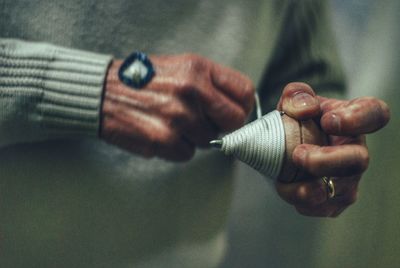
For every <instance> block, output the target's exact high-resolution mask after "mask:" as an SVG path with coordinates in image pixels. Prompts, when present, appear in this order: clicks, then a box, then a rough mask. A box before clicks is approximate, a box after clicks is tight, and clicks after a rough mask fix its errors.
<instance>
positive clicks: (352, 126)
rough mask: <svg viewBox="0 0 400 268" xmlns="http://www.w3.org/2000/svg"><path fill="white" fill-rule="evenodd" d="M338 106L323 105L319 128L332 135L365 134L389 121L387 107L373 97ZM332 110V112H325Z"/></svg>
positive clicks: (346, 102) (345, 102)
mask: <svg viewBox="0 0 400 268" xmlns="http://www.w3.org/2000/svg"><path fill="white" fill-rule="evenodd" d="M339 103H340V104H332V103H330V104H329V103H328V104H327V105H324V106H325V107H324V106H323V107H324V110H325V111H324V114H323V116H322V117H321V126H322V128H323V129H324V131H325V132H326V133H328V134H332V135H339V136H345V135H359V134H367V133H371V132H374V131H377V130H378V129H380V128H382V127H383V126H385V125H386V124H387V123H388V121H389V119H390V110H389V107H388V105H387V104H386V103H385V102H383V101H381V100H379V99H376V98H373V97H363V98H358V99H354V100H351V101H342V102H339ZM328 108H333V109H332V110H327V109H328Z"/></svg>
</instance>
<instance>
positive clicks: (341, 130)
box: [276, 83, 390, 217]
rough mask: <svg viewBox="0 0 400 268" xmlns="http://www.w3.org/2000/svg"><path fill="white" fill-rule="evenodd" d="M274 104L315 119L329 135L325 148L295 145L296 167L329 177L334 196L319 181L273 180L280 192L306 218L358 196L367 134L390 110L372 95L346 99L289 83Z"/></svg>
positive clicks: (327, 213)
mask: <svg viewBox="0 0 400 268" xmlns="http://www.w3.org/2000/svg"><path fill="white" fill-rule="evenodd" d="M277 108H278V109H279V110H283V111H285V112H286V113H287V114H288V115H290V116H291V117H294V118H297V119H298V120H302V119H314V120H315V121H316V122H317V123H318V124H320V125H321V127H322V129H323V131H324V132H325V133H327V134H329V142H330V145H329V146H322V147H320V146H316V145H311V144H301V145H298V146H297V147H296V148H295V150H294V151H293V155H292V157H293V161H294V162H295V164H296V165H297V166H299V167H300V168H303V169H305V170H307V171H308V172H310V173H311V174H312V175H314V176H318V177H323V176H327V177H330V178H331V179H332V180H333V182H334V185H335V190H336V195H335V197H334V198H332V199H329V198H328V192H327V186H326V185H325V184H324V182H323V181H322V180H313V181H305V182H296V183H282V182H277V183H276V189H277V191H278V193H279V195H280V196H281V197H282V198H283V199H284V200H286V201H287V202H288V203H290V204H292V205H293V206H294V207H295V208H296V210H297V211H298V212H299V213H301V214H303V215H306V216H318V217H336V216H338V215H339V214H340V213H342V212H343V211H344V210H345V209H346V208H347V207H348V206H349V205H351V204H353V203H354V202H355V201H356V199H357V187H358V184H359V181H360V179H361V174H362V173H363V172H364V171H365V170H366V169H367V167H368V162H369V155H368V149H367V146H366V138H365V134H368V133H372V132H374V131H377V130H379V129H380V128H382V127H383V126H385V125H386V124H387V122H388V121H389V118H390V112H389V108H388V106H387V105H386V103H384V102H383V101H381V100H379V99H376V98H373V97H363V98H357V99H354V100H350V101H345V100H336V99H327V98H323V97H320V96H317V95H315V93H314V91H313V90H312V89H311V88H310V87H309V86H308V85H306V84H304V83H291V84H289V85H287V86H286V87H285V89H284V91H283V93H282V97H281V99H280V101H279V103H278V106H277Z"/></svg>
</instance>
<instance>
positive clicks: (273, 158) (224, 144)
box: [210, 110, 328, 182]
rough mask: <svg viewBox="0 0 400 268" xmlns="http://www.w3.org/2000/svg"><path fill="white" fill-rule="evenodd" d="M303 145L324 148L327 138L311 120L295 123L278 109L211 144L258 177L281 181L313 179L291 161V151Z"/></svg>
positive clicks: (295, 121)
mask: <svg viewBox="0 0 400 268" xmlns="http://www.w3.org/2000/svg"><path fill="white" fill-rule="evenodd" d="M302 143H308V144H316V145H326V144H328V138H327V136H326V134H325V133H323V132H322V130H321V128H320V127H319V126H318V125H317V124H316V123H315V122H314V121H313V120H306V121H297V120H296V119H293V118H291V117H289V116H287V115H286V114H284V113H283V112H279V111H277V110H275V111H272V112H270V113H268V114H266V115H264V116H262V117H260V118H258V119H257V120H255V121H253V122H251V123H249V124H247V125H245V126H243V127H242V128H240V129H238V130H236V131H234V132H232V133H230V134H228V135H226V136H224V137H223V138H222V139H221V140H214V141H211V142H210V144H211V145H213V146H214V147H216V148H218V149H220V150H221V151H222V152H224V153H225V154H226V155H233V156H235V157H236V158H238V159H239V160H241V161H242V162H244V163H246V164H248V165H250V166H251V167H253V168H254V169H256V170H258V171H259V172H260V173H261V174H263V175H265V176H267V177H269V178H272V179H277V180H280V181H284V182H293V181H300V180H305V179H310V178H312V177H313V176H312V175H310V174H308V173H307V172H305V171H304V170H301V169H300V168H298V167H297V166H296V165H295V164H294V163H293V161H292V153H293V151H294V149H295V148H296V146H297V145H299V144H302Z"/></svg>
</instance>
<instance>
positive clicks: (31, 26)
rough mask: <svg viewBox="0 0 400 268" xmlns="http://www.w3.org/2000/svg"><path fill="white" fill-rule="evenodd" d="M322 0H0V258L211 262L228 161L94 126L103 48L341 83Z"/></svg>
mask: <svg viewBox="0 0 400 268" xmlns="http://www.w3.org/2000/svg"><path fill="white" fill-rule="evenodd" d="M325 9H326V7H325V5H324V4H323V1H311V0H310V1H289V0H287V1H282V0H281V1H272V0H271V1H262V0H254V1H244V0H221V1H213V0H204V1H195V0H171V1H164V0H148V1H139V0H131V1H128V0H121V1H111V0H110V1H108V0H105V1H94V0H87V1H82V0H70V1H61V0H52V1H50V0H37V1H28V0H0V145H1V149H0V237H1V238H0V244H1V245H0V267H5V268H6V267H13V268H16V267H215V266H217V265H218V263H219V262H220V260H221V258H222V257H223V255H224V250H225V244H226V242H225V223H226V217H227V213H228V209H229V205H230V199H231V192H232V181H233V166H232V161H231V160H230V159H226V158H225V157H224V156H222V155H220V154H219V153H218V152H212V151H209V150H204V151H200V150H198V152H197V153H196V155H195V157H194V159H193V160H191V161H190V162H188V163H185V164H175V163H171V162H166V161H162V160H159V159H151V160H145V159H142V158H141V157H140V156H136V155H132V154H129V153H127V152H124V151H121V150H119V149H117V148H114V147H112V146H110V145H106V144H105V143H103V142H102V141H100V140H99V139H98V138H96V137H97V134H98V128H99V111H100V106H101V95H102V87H103V81H104V77H105V72H106V70H107V66H108V64H109V62H110V60H111V57H112V56H113V57H117V58H122V57H125V56H127V55H128V54H129V53H130V52H131V51H133V50H143V51H145V52H147V53H150V54H156V53H163V54H171V53H183V52H195V53H199V54H201V55H203V56H206V57H209V58H211V59H212V60H215V61H217V62H220V63H222V64H225V65H228V66H231V67H233V68H236V69H238V70H240V71H242V72H244V73H246V74H247V75H249V76H250V77H251V78H252V79H253V81H254V82H255V83H256V84H257V85H259V86H258V88H259V90H260V93H261V96H262V99H263V104H264V107H265V108H266V107H268V108H270V107H271V105H272V104H273V103H274V102H276V99H277V97H278V96H279V94H280V90H281V88H282V86H283V85H284V84H285V83H287V82H290V81H304V82H308V83H310V84H312V86H313V87H314V88H315V89H316V90H317V91H325V92H337V91H339V90H341V89H343V79H342V76H341V73H340V69H339V68H338V62H337V56H336V54H335V51H334V47H333V42H332V36H331V32H330V31H329V30H328V28H327V26H328V21H327V19H326V15H327V14H326V10H325Z"/></svg>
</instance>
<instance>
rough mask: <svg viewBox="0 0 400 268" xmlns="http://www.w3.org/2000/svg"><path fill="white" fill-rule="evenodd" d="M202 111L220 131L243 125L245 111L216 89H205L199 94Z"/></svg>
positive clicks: (245, 115)
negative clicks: (202, 106)
mask: <svg viewBox="0 0 400 268" xmlns="http://www.w3.org/2000/svg"><path fill="white" fill-rule="evenodd" d="M201 97H202V102H203V105H204V109H203V111H204V113H205V115H206V116H207V118H209V119H210V120H211V121H212V122H213V124H215V125H216V126H217V127H218V128H219V130H221V131H222V132H226V131H232V130H235V129H237V128H239V127H241V126H243V124H244V122H245V120H246V117H247V113H246V112H245V110H244V109H243V108H242V107H241V106H240V105H239V104H237V103H236V102H234V101H232V100H231V99H229V98H228V97H227V96H225V95H224V94H222V93H221V92H219V91H218V90H216V89H213V88H211V89H209V90H205V92H204V93H203V94H201Z"/></svg>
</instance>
